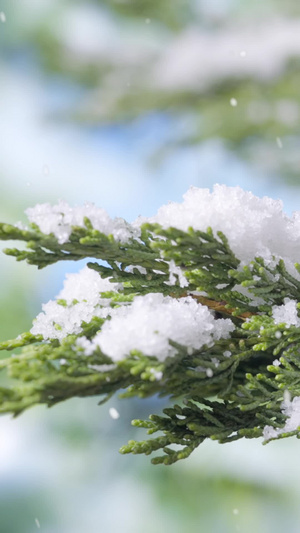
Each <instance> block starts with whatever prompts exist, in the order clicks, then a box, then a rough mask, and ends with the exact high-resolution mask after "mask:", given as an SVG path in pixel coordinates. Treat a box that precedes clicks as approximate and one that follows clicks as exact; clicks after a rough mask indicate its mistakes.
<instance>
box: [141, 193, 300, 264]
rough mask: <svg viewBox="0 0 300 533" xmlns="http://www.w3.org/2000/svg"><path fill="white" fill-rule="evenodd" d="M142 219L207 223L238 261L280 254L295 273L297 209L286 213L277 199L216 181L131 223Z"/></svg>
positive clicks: (202, 226) (201, 226) (299, 233)
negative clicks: (227, 245)
mask: <svg viewBox="0 0 300 533" xmlns="http://www.w3.org/2000/svg"><path fill="white" fill-rule="evenodd" d="M143 222H150V223H159V224H161V225H162V226H163V227H164V228H168V227H171V226H173V227H176V228H179V229H181V230H183V231H187V229H188V228H189V227H193V228H194V229H195V230H201V231H206V230H207V228H208V226H211V227H212V229H213V231H214V232H215V233H216V232H217V231H218V230H221V231H222V232H223V233H224V234H225V235H226V237H227V238H228V240H229V244H230V246H231V248H232V250H233V252H234V253H235V254H236V255H237V257H238V258H239V259H240V260H241V261H242V263H244V264H245V263H248V262H249V261H251V260H253V258H254V257H256V256H258V255H259V256H262V257H263V258H264V259H265V260H266V261H268V262H269V263H271V262H272V255H275V256H278V257H282V258H283V259H284V260H285V261H286V266H287V268H289V270H292V271H293V273H294V274H295V270H294V269H293V262H296V261H298V260H299V252H300V246H299V238H300V212H297V213H295V214H294V215H293V217H289V216H287V215H286V214H285V213H284V212H283V205H282V202H281V201H280V200H274V199H272V198H268V197H266V196H264V197H263V198H258V197H257V196H255V195H254V194H252V193H251V192H248V191H244V190H243V189H242V188H240V187H227V186H226V185H218V184H217V185H215V186H214V188H213V191H212V192H210V190H209V189H200V188H197V187H191V188H190V189H189V190H188V191H187V192H186V193H185V194H184V196H183V202H182V203H175V202H170V203H169V204H167V205H163V206H162V207H160V209H159V210H158V212H157V214H156V215H155V216H153V217H150V218H148V219H146V218H142V217H139V218H138V219H137V220H136V221H135V222H134V225H136V226H139V225H140V224H142V223H143Z"/></svg>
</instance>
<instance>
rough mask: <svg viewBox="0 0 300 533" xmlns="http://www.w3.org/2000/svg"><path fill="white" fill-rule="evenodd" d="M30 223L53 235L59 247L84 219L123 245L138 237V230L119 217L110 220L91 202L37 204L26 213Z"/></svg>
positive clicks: (82, 224)
mask: <svg viewBox="0 0 300 533" xmlns="http://www.w3.org/2000/svg"><path fill="white" fill-rule="evenodd" d="M25 213H26V215H27V216H28V219H29V221H30V222H32V223H34V224H37V226H38V227H39V228H40V230H41V231H42V232H43V233H45V234H46V235H49V234H50V233H53V234H54V235H55V237H56V238H57V240H58V242H59V243H60V244H63V243H65V242H67V241H68V239H69V237H70V235H71V232H72V226H80V227H85V224H84V218H85V217H88V218H89V220H90V221H91V223H92V225H93V227H94V228H95V229H96V230H99V231H101V232H102V233H105V234H106V235H109V234H112V235H113V236H114V237H115V239H116V240H118V241H121V242H125V241H127V240H128V239H129V238H130V237H133V236H138V233H139V232H138V231H137V230H135V232H134V231H133V228H132V227H131V226H130V224H128V223H127V222H126V221H125V220H123V219H122V218H115V219H112V218H111V217H110V216H109V215H108V213H107V212H106V211H105V210H104V209H102V208H99V207H96V206H95V205H94V204H92V203H86V204H85V205H83V206H77V207H70V206H69V204H67V203H66V202H63V201H60V202H59V203H58V204H56V205H54V206H52V205H50V204H49V203H46V204H37V205H36V206H35V207H30V208H28V209H27V210H26V211H25Z"/></svg>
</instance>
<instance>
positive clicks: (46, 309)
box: [27, 185, 300, 361]
mask: <svg viewBox="0 0 300 533" xmlns="http://www.w3.org/2000/svg"><path fill="white" fill-rule="evenodd" d="M27 214H28V215H29V218H30V220H31V221H33V222H35V223H37V224H38V225H39V227H40V228H41V230H42V231H44V232H45V233H51V232H53V233H55V234H56V236H57V238H58V239H59V240H60V241H61V242H63V241H65V240H67V239H68V237H69V235H70V232H71V228H72V226H73V225H83V218H84V217H85V216H87V217H88V218H89V219H90V220H91V222H92V224H93V226H94V227H95V228H96V229H99V230H101V231H104V232H105V233H114V234H115V235H116V236H118V238H120V239H124V240H126V239H128V238H129V237H131V236H133V235H134V236H135V237H137V236H138V235H139V234H140V225H141V224H142V223H143V222H158V223H159V224H161V225H162V226H163V227H164V228H168V227H170V226H174V227H177V228H179V229H181V230H184V231H186V230H187V229H188V228H189V227H193V228H194V229H195V230H197V229H198V230H202V231H206V230H207V227H208V226H211V227H212V229H213V231H214V232H215V234H216V232H217V231H218V230H221V231H223V232H224V234H225V235H226V237H227V238H228V240H229V245H230V246H231V248H232V250H233V252H234V253H235V254H236V255H237V257H238V258H239V259H240V260H241V261H242V264H243V263H248V262H249V261H251V260H252V259H253V258H254V257H255V256H257V255H260V256H262V257H263V258H264V259H265V260H266V261H267V262H269V263H272V261H273V255H275V257H277V258H279V257H282V258H283V259H284V260H285V262H286V266H287V268H288V269H289V270H290V271H292V270H293V262H294V261H297V260H299V256H300V254H299V252H300V249H299V242H300V212H299V211H298V212H296V213H294V215H293V216H292V217H288V216H287V215H286V214H285V213H284V212H283V209H282V203H281V201H279V200H273V199H271V198H268V197H264V198H258V197H256V196H254V195H253V194H252V193H251V192H247V191H244V190H243V189H241V188H240V187H226V186H225V185H215V186H214V189H213V191H212V192H210V191H209V189H199V188H196V187H191V188H190V189H189V190H188V191H187V193H186V194H185V195H184V198H183V202H182V203H174V202H170V203H169V204H168V205H164V206H162V207H161V208H160V209H159V210H158V213H157V214H156V215H155V216H153V217H150V218H142V217H139V218H138V219H137V220H136V221H135V222H133V223H132V224H128V223H127V222H125V221H123V220H121V221H120V219H116V220H112V219H111V218H110V217H109V216H108V214H107V213H106V212H105V211H104V210H102V209H99V208H97V207H95V206H94V205H93V204H85V206H83V207H76V208H71V207H69V206H68V204H66V203H65V202H60V203H59V204H57V205H56V206H54V207H51V206H50V205H49V204H43V205H38V206H36V207H35V208H32V209H29V210H27ZM137 268H138V270H139V271H140V272H142V273H146V271H145V269H144V268H143V267H142V266H137ZM132 270H133V267H132V268H131V267H129V268H128V271H132ZM169 272H170V277H169V281H168V282H167V283H168V284H170V285H172V284H174V283H176V281H177V280H178V281H179V284H180V286H181V287H186V286H188V284H187V280H186V278H185V276H184V270H183V269H182V268H180V267H178V266H176V265H175V263H174V261H170V262H169ZM293 273H294V272H293ZM121 288H122V286H121V285H120V284H118V285H117V284H113V283H110V281H109V280H107V279H106V280H103V279H101V277H100V275H99V274H98V273H97V272H95V271H93V270H91V269H89V268H88V267H85V268H84V269H83V270H81V271H80V272H79V273H78V274H69V275H68V276H67V279H66V281H65V284H64V288H63V289H62V291H61V292H60V293H59V295H58V296H57V298H56V301H50V302H48V303H47V304H44V305H43V308H42V309H43V311H42V312H41V313H40V314H39V315H38V317H37V319H36V321H35V323H34V325H33V328H32V329H31V332H32V333H34V334H41V335H42V336H43V337H44V339H50V338H57V339H62V338H64V337H65V336H66V335H68V334H70V333H75V334H78V333H80V332H81V331H82V326H81V324H82V322H83V321H85V322H89V321H90V320H91V319H92V317H93V316H100V317H103V318H107V317H108V316H109V317H111V319H110V320H107V321H105V323H104V324H103V326H102V329H101V331H99V332H98V333H97V335H96V337H95V338H94V339H93V340H92V341H89V340H87V339H85V338H81V339H79V340H78V348H81V349H83V351H84V353H85V354H86V355H90V354H91V353H93V350H94V349H95V347H96V346H99V347H100V349H101V350H102V351H103V352H104V353H106V354H107V355H109V356H110V357H111V358H112V359H113V360H114V361H117V360H119V359H122V358H123V357H126V355H128V354H129V353H130V352H131V351H132V350H139V351H141V352H143V353H144V354H145V355H154V356H156V357H157V358H158V359H159V360H162V361H163V360H164V359H165V358H166V357H167V356H169V355H174V354H175V353H176V349H175V348H174V347H172V346H171V345H170V344H169V339H171V340H173V341H175V342H177V343H179V344H182V345H184V346H186V347H187V349H188V350H189V351H193V350H194V349H199V348H201V347H202V346H203V345H204V344H209V345H210V344H212V343H213V341H214V340H216V339H218V338H221V337H225V338H226V337H228V336H229V333H230V332H231V331H233V329H234V326H233V324H232V322H231V321H230V319H226V320H215V318H214V316H213V314H212V313H211V312H210V311H209V310H208V308H207V307H206V306H203V305H201V304H199V303H198V302H197V301H196V300H195V299H193V298H192V297H191V296H189V297H186V298H180V299H175V298H171V297H164V296H163V295H162V294H159V293H156V294H147V295H145V296H136V297H135V298H134V300H133V302H132V303H131V304H128V303H122V304H120V306H119V307H116V308H111V307H110V299H108V298H106V299H105V298H101V297H100V293H101V292H105V291H109V290H116V291H118V290H120V289H121ZM237 290H242V289H239V288H238V287H237ZM60 299H62V300H65V301H66V305H61V304H60V303H58V302H57V300H60ZM296 305H297V302H296V301H294V300H290V299H289V298H286V299H285V300H284V304H283V305H281V306H274V307H273V318H274V321H275V323H276V324H278V323H281V322H285V323H286V324H287V326H290V325H297V326H299V325H300V319H299V318H298V315H297V308H296ZM279 335H280V332H279V333H278V334H277V338H279ZM230 355H231V353H230V352H229V351H228V350H227V351H225V352H224V356H226V357H227V356H228V357H229V356H230Z"/></svg>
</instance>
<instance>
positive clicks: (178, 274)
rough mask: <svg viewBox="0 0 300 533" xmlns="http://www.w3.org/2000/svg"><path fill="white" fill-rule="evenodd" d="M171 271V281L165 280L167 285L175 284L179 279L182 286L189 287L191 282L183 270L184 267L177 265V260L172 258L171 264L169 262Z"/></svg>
mask: <svg viewBox="0 0 300 533" xmlns="http://www.w3.org/2000/svg"><path fill="white" fill-rule="evenodd" d="M169 272H170V277H169V281H166V282H165V283H166V285H175V284H176V282H177V280H178V281H179V285H180V287H182V288H183V287H188V285H189V282H188V280H187V279H186V277H185V275H184V273H183V271H182V268H180V267H179V266H177V265H175V261H174V260H173V259H171V261H170V264H169Z"/></svg>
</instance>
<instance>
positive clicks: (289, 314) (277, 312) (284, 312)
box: [272, 298, 300, 338]
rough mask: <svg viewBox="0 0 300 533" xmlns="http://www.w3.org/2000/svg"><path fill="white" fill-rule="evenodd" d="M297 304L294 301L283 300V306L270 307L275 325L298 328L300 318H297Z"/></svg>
mask: <svg viewBox="0 0 300 533" xmlns="http://www.w3.org/2000/svg"><path fill="white" fill-rule="evenodd" d="M297 303H298V302H296V300H291V299H290V298H285V299H284V304H283V305H274V306H273V307H272V310H273V312H272V316H273V318H274V322H275V324H282V323H285V324H286V325H287V326H300V318H299V317H298V313H297ZM278 333H280V332H278ZM277 338H278V337H277ZM279 338H280V337H279Z"/></svg>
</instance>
